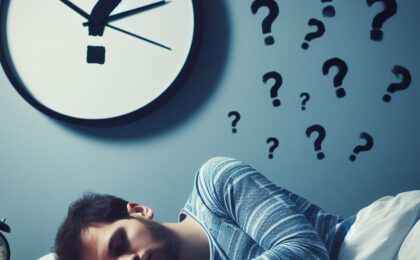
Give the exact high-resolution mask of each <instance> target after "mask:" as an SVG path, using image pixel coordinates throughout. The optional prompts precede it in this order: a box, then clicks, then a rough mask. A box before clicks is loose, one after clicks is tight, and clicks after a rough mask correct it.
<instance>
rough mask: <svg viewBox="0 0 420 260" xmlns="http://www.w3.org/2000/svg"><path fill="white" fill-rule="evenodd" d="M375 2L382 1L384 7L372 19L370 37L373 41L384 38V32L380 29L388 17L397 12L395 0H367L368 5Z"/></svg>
mask: <svg viewBox="0 0 420 260" xmlns="http://www.w3.org/2000/svg"><path fill="white" fill-rule="evenodd" d="M376 2H382V3H383V4H384V5H385V8H384V10H383V11H382V12H380V13H379V14H377V15H376V16H375V18H374V19H373V22H372V30H371V31H370V39H372V40H374V41H382V39H383V38H384V33H383V32H382V31H381V29H382V26H383V24H384V23H385V21H386V20H388V18H390V17H391V16H393V15H394V14H396V13H397V9H398V6H397V2H396V1H395V0H367V4H368V6H369V7H371V6H372V5H373V4H374V3H376Z"/></svg>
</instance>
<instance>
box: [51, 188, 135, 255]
mask: <svg viewBox="0 0 420 260" xmlns="http://www.w3.org/2000/svg"><path fill="white" fill-rule="evenodd" d="M127 203H128V202H127V201H125V200H123V199H121V198H118V197H115V196H112V195H108V194H97V193H93V192H86V193H84V194H83V195H82V197H81V198H80V199H78V200H76V201H74V202H73V203H71V204H70V206H69V209H68V212H67V217H66V219H65V220H64V222H63V223H62V224H61V226H60V228H59V229H58V232H57V235H56V237H55V246H54V250H55V253H56V255H57V258H58V259H59V260H77V259H80V258H81V252H82V249H83V245H82V241H81V233H82V231H83V230H85V229H86V228H88V227H89V226H91V225H92V224H99V223H112V222H114V221H116V220H119V219H128V218H129V215H128V212H127Z"/></svg>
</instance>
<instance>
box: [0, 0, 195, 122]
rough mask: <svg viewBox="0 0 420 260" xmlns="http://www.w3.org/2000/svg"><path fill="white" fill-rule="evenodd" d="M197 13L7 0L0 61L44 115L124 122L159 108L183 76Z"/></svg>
mask: <svg viewBox="0 0 420 260" xmlns="http://www.w3.org/2000/svg"><path fill="white" fill-rule="evenodd" d="M197 9H198V8H197V4H196V1H195V0H171V1H169V0H142V1H139V0H99V1H98V0H71V1H69V0H37V1H27V0H13V1H11V0H4V1H2V2H1V5H0V15H1V43H0V44H1V46H0V58H1V62H2V65H3V68H4V70H5V72H6V75H7V76H8V78H9V80H10V81H11V83H12V85H13V86H14V87H15V89H16V90H17V91H18V92H19V94H20V95H21V96H22V97H23V98H24V99H25V100H26V101H28V102H29V103H30V104H31V105H33V106H34V107H35V108H37V109H38V110H40V111H42V112H44V113H46V114H48V115H51V116H54V117H56V118H59V119H64V120H69V121H73V122H77V123H82V124H92V125H102V124H108V123H112V122H115V121H124V120H125V119H129V118H133V117H137V116H138V115H144V114H148V113H150V112H151V111H153V110H154V109H156V108H157V107H159V106H161V104H162V103H164V101H165V100H167V99H168V98H169V97H170V96H171V95H172V94H173V92H174V88H175V85H179V84H177V83H179V81H180V79H182V78H183V77H184V76H185V75H186V73H187V72H188V70H189V65H190V64H191V60H192V58H193V57H192V56H193V53H194V50H195V48H196V46H197V40H198V39H197V38H198V37H196V36H197V29H198V23H197V20H198V15H197V12H198V10H197ZM120 119H123V120H120Z"/></svg>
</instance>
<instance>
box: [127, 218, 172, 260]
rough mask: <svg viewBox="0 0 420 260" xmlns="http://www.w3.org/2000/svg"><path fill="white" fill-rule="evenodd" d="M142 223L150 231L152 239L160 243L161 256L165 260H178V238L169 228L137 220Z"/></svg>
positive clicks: (146, 220) (153, 222)
mask: <svg viewBox="0 0 420 260" xmlns="http://www.w3.org/2000/svg"><path fill="white" fill-rule="evenodd" d="M135 219H136V220H138V221H139V222H140V223H142V224H143V225H144V226H145V227H146V229H147V230H148V231H149V233H150V235H151V237H152V239H153V240H154V241H155V242H157V243H159V244H160V245H161V247H160V248H159V254H162V257H163V259H165V260H177V259H178V255H179V248H180V245H179V240H178V237H177V236H176V235H175V234H174V233H173V232H172V231H171V230H169V229H168V228H166V227H165V226H163V225H162V224H160V223H158V222H156V221H153V220H148V219H143V218H135Z"/></svg>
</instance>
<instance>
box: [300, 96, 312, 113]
mask: <svg viewBox="0 0 420 260" xmlns="http://www.w3.org/2000/svg"><path fill="white" fill-rule="evenodd" d="M300 97H301V98H303V97H305V98H304V99H303V100H302V110H303V111H305V110H306V107H305V105H306V102H308V101H309V99H310V98H311V96H310V95H309V94H308V93H306V92H303V93H302V94H300Z"/></svg>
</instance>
